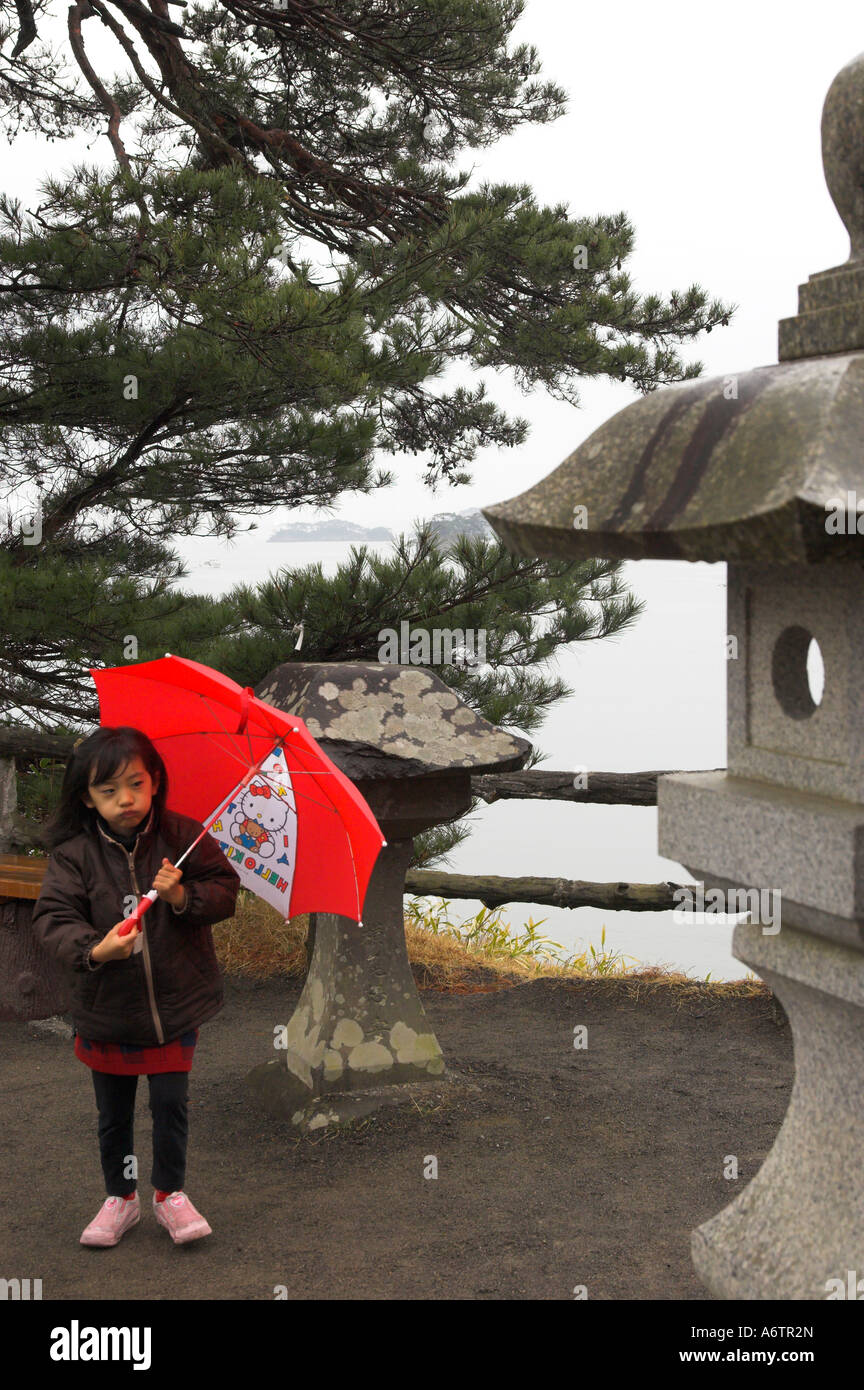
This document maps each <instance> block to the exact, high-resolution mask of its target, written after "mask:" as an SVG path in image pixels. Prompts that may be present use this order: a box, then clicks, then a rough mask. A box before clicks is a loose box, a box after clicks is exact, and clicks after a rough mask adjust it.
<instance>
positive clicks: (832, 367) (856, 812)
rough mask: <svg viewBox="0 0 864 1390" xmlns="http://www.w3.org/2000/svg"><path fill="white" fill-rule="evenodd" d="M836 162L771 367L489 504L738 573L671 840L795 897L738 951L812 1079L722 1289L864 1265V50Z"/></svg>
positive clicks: (656, 409) (695, 860)
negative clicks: (844, 236)
mask: <svg viewBox="0 0 864 1390" xmlns="http://www.w3.org/2000/svg"><path fill="white" fill-rule="evenodd" d="M822 152H823V164H824V169H825V180H826V183H827V185H828V188H829V190H830V192H831V195H832V197H833V198H834V201H835V204H836V206H837V209H838V211H839V213H840V215H841V217H842V218H843V221H844V223H845V224H846V227H847V230H848V232H849V238H850V248H851V250H850V256H849V259H848V261H847V262H845V263H844V264H843V265H839V266H833V267H831V268H830V269H828V270H823V271H820V272H818V273H816V274H814V275H811V276H810V278H809V280H808V282H807V283H806V284H804V285H801V286H800V287H799V294H798V309H799V312H798V314H797V315H795V316H794V317H792V318H788V319H784V320H782V321H781V323H780V325H779V359H780V360H779V362H778V363H776V364H775V365H771V366H766V367H757V368H755V369H753V370H750V371H745V372H740V373H735V374H726V375H725V376H723V377H716V378H713V379H708V380H704V381H703V380H701V379H696V380H692V381H686V382H682V383H679V384H678V385H677V386H673V387H670V388H667V389H666V390H658V391H655V392H652V393H651V394H650V395H648V396H645V397H643V398H642V399H640V400H638V401H636V402H634V403H633V404H632V405H629V406H628V407H626V409H624V410H622V411H620V412H619V413H618V414H617V415H616V416H614V417H613V418H612V419H611V420H609V421H607V422H606V423H605V424H603V425H601V427H600V428H599V429H598V430H595V431H594V433H593V434H592V435H591V436H590V438H589V439H587V440H586V441H585V442H584V443H582V444H581V445H580V446H579V447H578V448H577V449H576V450H575V451H574V453H572V454H571V455H570V456H569V457H568V458H567V459H565V460H564V462H563V463H562V464H561V465H560V467H558V468H557V469H555V470H554V471H553V472H552V473H551V474H550V475H549V476H548V477H547V478H545V479H544V480H543V481H542V482H540V483H538V484H537V485H536V486H535V487H533V488H531V489H529V491H527V492H525V493H523V494H522V495H521V496H519V497H515V498H512V499H511V500H510V501H507V502H503V503H500V504H497V505H496V506H494V507H488V508H484V515H485V516H486V517H487V519H488V520H489V521H490V523H491V524H492V526H493V528H494V529H495V531H496V532H497V534H498V535H499V536H500V537H501V539H502V540H503V541H504V542H505V544H507V545H508V546H509V547H510V548H511V549H512V550H514V551H516V552H517V553H519V554H524V555H532V556H538V555H539V556H543V557H549V558H559V557H560V558H563V559H579V558H585V557H588V556H609V557H612V558H620V559H634V560H638V559H673V560H684V561H688V560H707V561H718V560H722V561H726V562H727V566H728V593H727V627H728V632H729V634H735V635H736V636H737V638H738V650H739V659H737V660H730V661H728V662H727V692H728V759H727V762H728V766H727V770H726V772H724V773H679V774H675V775H667V776H663V777H660V778H659V779H658V797H657V800H658V823H659V845H658V848H659V852H660V853H661V854H662V855H663V856H664V857H665V858H667V859H671V860H673V861H675V862H677V863H680V864H683V865H684V866H685V867H686V868H687V869H688V871H689V872H690V873H691V874H693V876H694V877H695V878H697V879H699V880H702V881H704V883H705V885H706V887H710V888H714V889H721V890H724V891H727V892H730V891H737V890H740V889H741V888H742V887H743V888H745V889H747V890H751V889H755V890H756V892H757V894H758V893H759V892H760V890H765V889H767V890H769V892H771V891H773V892H774V893H775V894H778V895H779V899H777V900H778V901H782V920H778V921H775V922H772V923H770V924H769V923H763V924H760V923H759V922H754V921H753V920H752V919H751V920H750V921H746V922H740V923H739V924H738V925H737V926H736V927H735V929H734V935H733V951H734V954H735V955H736V956H737V957H738V959H739V960H741V961H744V962H745V963H746V964H747V965H750V966H752V968H753V969H754V970H756V971H758V973H759V974H760V975H761V976H762V978H763V979H764V980H765V981H766V982H767V983H768V984H769V985H770V987H771V988H772V990H773V991H774V993H775V994H776V995H777V996H778V998H780V1000H781V1001H782V1003H783V1005H784V1008H785V1011H786V1014H787V1016H788V1018H789V1021H790V1025H791V1028H792V1034H793V1040H794V1046H795V1068H796V1070H795V1083H794V1087H793V1091H792V1096H791V1099H790V1103H789V1109H788V1111H787V1114H786V1118H785V1120H784V1122H783V1125H782V1127H781V1129H780V1131H779V1133H778V1135H777V1138H776V1140H775V1143H774V1147H773V1148H772V1149H771V1152H770V1153H769V1154H768V1156H767V1158H766V1160H765V1162H764V1164H763V1165H762V1167H761V1168H760V1170H759V1172H758V1173H757V1174H756V1176H755V1177H754V1178H753V1179H752V1181H751V1182H750V1183H749V1184H748V1185H747V1186H746V1187H745V1188H744V1190H743V1191H742V1192H741V1193H740V1194H739V1195H738V1196H737V1197H736V1198H735V1200H734V1201H733V1202H731V1204H730V1205H729V1206H728V1207H726V1209H725V1210H724V1211H722V1212H720V1213H719V1215H717V1216H715V1217H714V1218H713V1220H711V1221H708V1222H707V1223H706V1224H705V1225H703V1226H700V1227H699V1229H698V1230H697V1231H695V1232H694V1233H693V1240H692V1253H693V1261H694V1264H695V1267H696V1270H697V1272H698V1273H699V1275H700V1277H701V1278H702V1280H703V1282H704V1283H705V1284H706V1285H707V1286H708V1288H709V1289H710V1290H711V1292H712V1293H714V1294H715V1295H716V1296H717V1297H719V1298H740V1299H772V1298H778V1299H825V1298H826V1297H828V1296H829V1291H831V1290H836V1289H838V1288H841V1287H842V1288H845V1287H846V1280H847V1276H848V1274H849V1272H850V1271H857V1276H858V1277H859V1278H860V1277H861V1276H862V1275H864V1263H862V1261H864V1170H862V1166H861V1154H862V1152H864V643H862V642H861V631H862V626H864V537H862V535H861V533H860V532H859V530H858V526H857V513H858V509H859V507H860V502H861V499H864V450H862V448H861V440H862V438H864V198H862V195H861V190H862V188H864V54H860V55H859V56H858V57H856V58H855V59H853V61H852V62H851V63H849V64H848V65H847V66H846V67H845V68H844V69H843V70H842V71H841V72H840V73H838V75H837V77H836V78H835V79H834V82H833V83H832V84H831V87H830V89H829V91H828V94H827V96H826V99H825V105H824V109H823V114H822ZM733 386H734V389H731V388H732V387H733ZM838 499H842V500H841V501H840V503H839V508H838ZM577 509H578V513H577ZM838 509H839V511H840V512H841V513H842V512H845V513H846V524H844V525H843V526H841V527H839V529H838V527H837V525H836V524H832V525H830V526H829V525H828V524H827V519H828V518H829V517H832V516H833V518H834V520H835V521H836V518H837V513H838ZM577 514H578V516H579V518H580V524H579V526H578V527H576V528H574V525H573V518H574V515H577ZM685 582H686V580H685ZM814 641H815V642H816V643H817V644H818V647H819V649H820V650H821V653H822V654H823V656H824V663H825V669H826V671H827V672H828V673H829V677H830V678H829V679H826V681H825V684H824V691H823V692H822V693H821V698H819V699H818V700H817V698H816V695H815V692H814V690H813V689H812V688H811V684H810V680H809V679H808V653H809V652H810V651H811V648H812V643H813V642H814ZM811 662H812V657H811ZM810 676H811V677H812V678H813V684H814V685H815V671H811V672H810ZM718 1134H719V1130H718ZM728 1142H729V1141H728V1140H727V1139H722V1140H721V1139H720V1138H718V1159H717V1163H718V1170H719V1164H720V1162H721V1159H722V1153H723V1145H726V1144H728ZM706 1176H707V1175H706ZM835 1296H836V1294H835ZM841 1296H846V1295H845V1294H843V1295H841ZM852 1296H853V1297H854V1296H855V1295H854V1294H853V1295H852Z"/></svg>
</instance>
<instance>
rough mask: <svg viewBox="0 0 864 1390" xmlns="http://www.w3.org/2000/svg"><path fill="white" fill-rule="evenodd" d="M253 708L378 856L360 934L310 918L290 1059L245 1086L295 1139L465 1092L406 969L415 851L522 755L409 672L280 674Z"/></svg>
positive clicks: (436, 685)
mask: <svg viewBox="0 0 864 1390" xmlns="http://www.w3.org/2000/svg"><path fill="white" fill-rule="evenodd" d="M256 694H258V695H259V696H260V697H261V698H262V699H264V700H267V701H268V703H269V704H272V705H274V706H275V707H276V708H277V709H283V710H286V711H287V712H290V713H292V714H296V715H298V716H299V717H300V718H301V719H302V720H303V721H304V723H305V724H306V726H307V728H308V729H309V732H310V733H311V734H312V736H313V738H315V739H316V740H317V741H318V742H319V743H320V744H321V746H322V748H323V749H324V751H325V752H326V753H327V755H328V757H330V758H331V759H332V760H333V762H334V763H336V765H337V766H338V767H339V768H340V769H341V770H342V771H343V772H344V773H345V774H346V775H347V776H348V777H350V778H351V780H352V782H354V784H355V786H356V787H357V789H358V791H359V792H360V793H361V795H362V796H363V797H364V798H365V799H366V801H367V802H368V804H369V806H370V808H371V810H372V813H373V815H374V816H375V818H376V820H377V821H378V824H379V825H380V826H381V830H382V832H383V834H384V836H385V838H386V840H387V844H386V846H385V847H384V848H383V849H382V851H381V853H380V855H379V857H378V860H377V862H376V864H375V868H374V870H373V873H372V878H371V880H370V882H369V888H368V891H367V895H366V901H365V903H364V907H363V925H362V926H359V925H358V924H357V923H356V922H352V921H351V920H350V919H348V918H345V917H339V916H336V915H335V914H332V913H315V914H312V917H311V919H310V930H311V931H312V932H313V934H314V946H313V950H312V957H311V960H310V964H309V970H308V973H307V977H306V982H305V984H304V987H303V991H302V993H301V995H300V999H299V1000H298V1002H297V1007H296V1009H295V1011H294V1014H293V1016H292V1018H291V1019H290V1021H288V1023H287V1029H286V1042H287V1047H285V1048H284V1049H281V1050H277V1051H276V1054H275V1056H274V1057H273V1059H272V1060H271V1061H268V1062H265V1063H262V1064H261V1065H259V1066H256V1067H254V1068H253V1070H252V1071H251V1072H250V1073H249V1075H248V1077H247V1084H248V1085H249V1086H250V1088H251V1089H252V1091H253V1093H254V1094H255V1095H256V1096H257V1097H258V1099H259V1101H260V1102H261V1104H262V1105H263V1106H264V1107H265V1108H266V1109H267V1111H268V1112H269V1113H270V1114H272V1115H276V1116H278V1117H280V1118H282V1119H286V1120H288V1121H290V1123H291V1124H292V1125H293V1126H295V1127H296V1128H297V1129H299V1130H303V1131H308V1130H314V1129H317V1128H319V1127H321V1126H323V1125H328V1124H339V1123H344V1122H345V1121H346V1120H348V1119H353V1118H356V1117H357V1116H360V1115H365V1114H368V1113H370V1112H371V1111H374V1110H377V1109H378V1108H379V1107H380V1106H382V1105H393V1104H403V1103H405V1102H408V1101H410V1100H411V1098H412V1097H413V1096H415V1095H419V1094H426V1095H428V1094H429V1093H430V1091H435V1092H440V1091H446V1090H448V1089H450V1088H452V1087H453V1085H454V1084H458V1085H461V1084H463V1083H462V1082H461V1079H459V1078H456V1077H454V1076H453V1074H452V1073H450V1072H448V1069H447V1067H446V1065H445V1061H444V1056H443V1054H442V1051H441V1048H440V1046H439V1043H438V1040H437V1038H436V1037H435V1034H434V1032H433V1030H432V1028H431V1026H430V1024H429V1020H428V1019H427V1017H426V1014H425V1011H424V1009H423V1005H422V1003H421V1001H420V997H419V995H418V993H417V988H416V985H415V983H414V977H413V975H412V973H411V966H410V963H409V961H408V953H407V950H406V945H405V925H404V915H403V896H404V891H405V873H406V870H407V868H408V865H409V861H410V859H411V854H412V850H413V838H412V837H413V836H414V835H417V834H419V833H420V831H421V830H425V829H427V828H428V827H430V826H433V825H439V824H441V823H443V822H445V821H450V820H454V819H455V818H456V817H458V816H461V815H463V814H464V813H465V811H467V810H468V808H469V806H470V804H471V776H472V774H473V773H479V772H489V771H492V770H493V769H494V770H496V771H505V770H506V771H509V770H512V769H515V768H518V767H521V766H522V764H523V763H524V762H525V760H526V758H527V757H528V755H529V753H530V749H531V745H530V744H529V743H527V742H526V740H524V739H519V738H515V737H513V736H512V735H510V734H507V733H505V732H504V731H503V730H501V729H497V728H495V727H493V726H492V725H491V724H488V723H487V722H486V721H485V720H484V719H481V718H480V717H479V716H478V715H477V714H475V713H474V711H473V710H472V709H470V708H469V707H468V706H467V705H465V704H464V703H463V702H462V701H461V700H460V699H459V698H458V696H457V695H456V694H455V693H454V692H453V691H452V690H451V689H450V688H449V687H448V686H446V685H445V684H444V683H443V681H441V680H439V679H438V677H437V676H434V675H432V674H431V673H430V672H429V671H426V670H423V669H421V668H417V667H411V666H397V665H380V666H379V665H373V664H371V663H369V664H367V663H362V664H361V663H347V662H331V663H309V662H286V663H285V664H284V665H282V666H279V667H277V668H276V670H275V671H273V672H271V673H270V675H268V676H266V677H265V678H264V680H263V681H262V682H261V685H260V688H259V689H258V690H257V691H256ZM321 869H322V873H326V871H327V866H326V864H323V863H322V866H321ZM279 1022H280V1020H274V1025H276V1024H278V1023H279Z"/></svg>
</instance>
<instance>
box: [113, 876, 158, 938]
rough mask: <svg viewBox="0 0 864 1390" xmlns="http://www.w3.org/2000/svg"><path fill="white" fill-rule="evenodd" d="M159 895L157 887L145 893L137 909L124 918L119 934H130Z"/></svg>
mask: <svg viewBox="0 0 864 1390" xmlns="http://www.w3.org/2000/svg"><path fill="white" fill-rule="evenodd" d="M158 896H159V894H158V892H157V890H156V889H155V888H151V889H150V892H149V893H145V894H144V897H143V898H142V899H141V901H140V903H139V904H138V906H137V907H136V908H135V911H134V912H132V913H130V914H129V916H128V917H126V918H124V920H123V925H122V927H121V928H120V930H119V931H118V933H117V935H118V936H128V935H129V933H130V931H131V930H132V927H133V925H137V924H138V923H139V922H140V921H141V918H142V917H143V916H144V913H145V912H149V911H150V909H151V907H152V906H153V904H154V903H155V901H156V899H157V898H158Z"/></svg>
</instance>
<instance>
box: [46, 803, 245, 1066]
mask: <svg viewBox="0 0 864 1390" xmlns="http://www.w3.org/2000/svg"><path fill="white" fill-rule="evenodd" d="M201 829H202V827H201V825H200V823H199V822H198V821H195V820H193V819H192V818H191V817H190V816H181V815H178V814H177V812H176V811H168V810H165V809H163V810H162V812H161V815H160V814H159V812H158V810H157V808H156V807H155V806H153V807H152V808H151V814H150V817H149V819H148V821H147V822H146V824H145V826H144V828H143V829H142V830H141V831H140V832H139V834H138V838H137V840H136V841H135V846H134V849H133V850H132V851H127V850H125V849H124V847H123V846H122V845H121V844H120V843H119V842H118V841H117V840H112V839H111V837H110V836H109V835H106V834H105V832H104V830H103V829H102V827H101V826H100V825H99V824H98V822H97V821H96V820H95V813H94V820H93V824H92V827H91V828H88V829H87V830H84V831H82V832H81V833H80V834H79V835H75V836H73V837H72V839H70V840H65V841H64V842H63V843H62V844H60V845H59V846H58V847H57V848H56V849H55V850H54V852H53V853H52V855H51V857H50V859H49V860H48V865H47V868H46V870H45V877H44V879H43V882H42V891H41V892H40V894H39V897H38V899H37V902H36V906H35V908H34V910H33V919H32V926H33V931H34V933H35V934H36V936H37V937H38V939H39V940H40V941H41V942H42V944H43V945H44V946H45V948H46V949H47V950H48V951H49V952H50V953H51V954H52V955H53V956H54V958H55V960H56V961H57V964H58V966H60V968H61V969H62V970H63V971H64V973H65V976H66V981H67V984H68V987H69V992H70V996H71V1014H72V1022H73V1024H74V1026H75V1029H76V1031H77V1032H78V1033H79V1034H80V1035H81V1037H83V1038H89V1039H92V1040H93V1041H97V1042H115V1043H123V1042H125V1043H132V1044H135V1045H138V1046H148V1045H149V1046H153V1045H154V1044H155V1045H159V1046H161V1045H162V1044H163V1043H168V1042H172V1041H173V1040H174V1039H175V1038H179V1037H180V1036H181V1034H183V1033H186V1032H188V1031H189V1030H190V1029H192V1028H197V1027H198V1025H199V1024H201V1023H205V1022H206V1021H207V1019H208V1018H212V1017H213V1015H214V1014H217V1013H218V1012H219V1010H220V1009H221V1008H222V1005H223V1002H224V1000H223V992H222V974H221V971H220V969H219V965H218V962H217V960H216V952H215V950H214V947H213V933H212V932H211V930H210V928H211V926H212V924H213V923H214V922H221V921H222V920H223V919H224V918H226V917H231V916H233V913H234V907H235V903H236V900H237V890H238V888H239V887H240V880H239V878H238V876H237V873H236V872H235V870H234V869H233V868H232V867H231V865H230V864H229V863H228V860H227V859H226V858H225V856H224V854H223V853H222V851H221V850H220V848H219V846H218V845H217V844H216V842H215V841H214V840H213V839H212V837H211V836H210V835H205V836H204V838H203V839H202V840H201V842H200V844H198V845H196V847H195V849H194V850H193V851H192V853H191V854H190V855H189V857H188V859H186V860H184V862H183V864H182V866H181V868H182V870H183V878H182V879H181V883H182V884H183V886H184V887H185V889H186V894H187V897H186V905H185V907H184V910H183V911H182V912H178V911H177V909H176V908H173V907H171V906H170V904H168V903H166V902H163V901H162V899H161V898H157V899H156V901H155V903H154V904H153V906H152V907H151V908H150V911H149V912H148V913H147V915H146V916H145V917H144V918H143V928H144V932H143V943H142V949H141V950H140V951H136V952H133V953H132V955H130V956H128V957H127V958H126V959H125V960H109V961H105V962H104V963H103V964H102V965H97V964H95V963H94V964H90V963H88V957H89V953H90V950H91V948H92V947H93V946H95V945H96V944H97V943H98V942H99V941H101V940H102V938H103V936H105V935H106V934H107V933H108V932H109V931H110V930H111V928H112V927H113V926H114V925H115V923H117V922H120V921H122V920H123V918H125V917H127V916H128V915H129V912H130V911H131V910H132V908H133V907H134V905H135V903H136V902H137V901H138V898H139V896H140V895H141V894H142V893H146V892H147V890H148V889H149V888H151V887H152V884H153V879H154V878H155V876H156V873H157V872H158V870H159V869H160V868H161V866H162V860H163V858H165V859H168V860H169V861H170V863H172V864H176V862H177V860H178V859H179V857H180V855H181V854H182V853H183V851H184V850H185V849H186V848H187V847H188V846H189V845H190V844H191V843H192V841H193V840H194V839H195V837H196V835H199V834H200V833H201Z"/></svg>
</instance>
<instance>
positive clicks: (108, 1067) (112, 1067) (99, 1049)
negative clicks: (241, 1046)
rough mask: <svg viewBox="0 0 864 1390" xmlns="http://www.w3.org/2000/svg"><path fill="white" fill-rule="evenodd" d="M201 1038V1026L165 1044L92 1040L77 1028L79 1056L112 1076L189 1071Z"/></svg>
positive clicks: (93, 1067)
mask: <svg viewBox="0 0 864 1390" xmlns="http://www.w3.org/2000/svg"><path fill="white" fill-rule="evenodd" d="M197 1041H198V1029H197V1028H193V1029H192V1030H191V1032H189V1033H184V1034H183V1035H182V1037H179V1038H175V1039H174V1040H173V1042H169V1043H163V1044H162V1046H161V1047H158V1046H156V1047H136V1046H133V1045H132V1044H131V1043H109V1042H90V1041H89V1040H88V1039H87V1038H82V1037H80V1036H79V1034H78V1033H77V1032H76V1034H75V1056H76V1057H77V1058H78V1060H79V1061H81V1062H83V1063H84V1065H85V1066H87V1067H90V1069H91V1071H107V1072H110V1073H111V1074H112V1076H142V1075H147V1076H153V1075H155V1074H156V1073H157V1072H163V1071H189V1070H190V1069H191V1066H192V1058H193V1056H194V1053H195V1044H196V1043H197Z"/></svg>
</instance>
